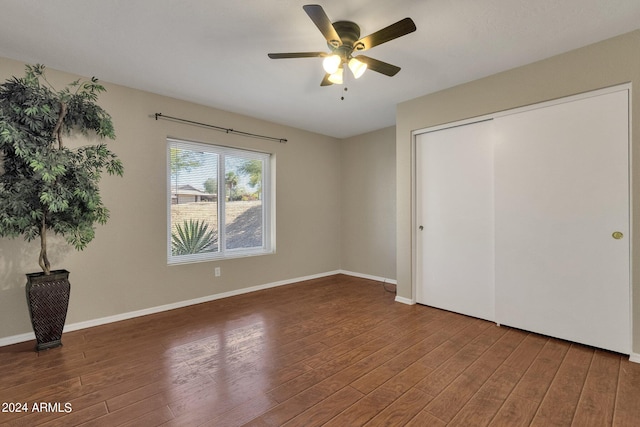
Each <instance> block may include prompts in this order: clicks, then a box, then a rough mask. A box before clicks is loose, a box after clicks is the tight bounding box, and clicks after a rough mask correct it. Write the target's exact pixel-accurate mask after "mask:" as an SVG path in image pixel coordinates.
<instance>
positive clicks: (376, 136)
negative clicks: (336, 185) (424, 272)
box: [341, 127, 396, 280]
mask: <svg viewBox="0 0 640 427" xmlns="http://www.w3.org/2000/svg"><path fill="white" fill-rule="evenodd" d="M395 144H396V130H395V127H389V128H385V129H381V130H378V131H376V132H371V133H367V134H364V135H360V136H356V137H352V138H348V139H345V140H343V142H342V152H341V154H342V159H341V161H342V177H341V190H342V198H341V208H342V227H341V229H342V236H341V242H342V269H343V270H346V271H352V272H356V273H363V274H368V275H372V276H376V277H380V278H385V279H392V280H395V277H396V240H395V239H396V230H395V216H396V199H395V192H396V188H395V183H396V175H395V174H396V165H395V161H396V150H395Z"/></svg>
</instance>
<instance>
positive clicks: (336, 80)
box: [329, 67, 344, 85]
mask: <svg viewBox="0 0 640 427" xmlns="http://www.w3.org/2000/svg"><path fill="white" fill-rule="evenodd" d="M343 72H344V69H343V68H342V67H340V68H338V69H337V70H336V72H335V73H331V75H330V76H329V81H330V82H331V83H333V84H336V85H341V84H342V83H343V82H344V80H343V79H342V75H343Z"/></svg>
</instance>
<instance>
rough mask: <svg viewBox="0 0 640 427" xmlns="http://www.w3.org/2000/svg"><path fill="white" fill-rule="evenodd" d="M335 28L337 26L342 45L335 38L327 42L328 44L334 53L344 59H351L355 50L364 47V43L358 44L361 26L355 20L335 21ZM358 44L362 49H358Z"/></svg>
mask: <svg viewBox="0 0 640 427" xmlns="http://www.w3.org/2000/svg"><path fill="white" fill-rule="evenodd" d="M333 28H335V30H336V33H338V35H339V36H340V40H341V42H342V45H340V42H338V41H334V40H331V41H329V42H327V45H328V46H329V49H331V51H332V52H333V53H335V54H336V55H339V56H340V57H342V59H343V60H347V59H349V57H350V56H351V53H352V52H353V51H354V50H360V49H363V48H364V45H363V44H362V43H358V44H357V45H356V42H357V41H358V40H359V39H360V27H359V26H358V24H356V23H355V22H351V21H336V22H334V23H333ZM334 42H335V43H334ZM358 45H359V46H360V49H358Z"/></svg>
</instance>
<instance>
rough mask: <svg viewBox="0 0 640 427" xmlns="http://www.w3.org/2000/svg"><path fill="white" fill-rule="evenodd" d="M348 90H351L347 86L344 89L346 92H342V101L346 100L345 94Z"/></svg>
mask: <svg viewBox="0 0 640 427" xmlns="http://www.w3.org/2000/svg"><path fill="white" fill-rule="evenodd" d="M347 90H349V89H348V88H346V87H345V88H344V89H343V91H344V93H343V94H342V96H341V97H340V101H344V96H345V95H346V93H347Z"/></svg>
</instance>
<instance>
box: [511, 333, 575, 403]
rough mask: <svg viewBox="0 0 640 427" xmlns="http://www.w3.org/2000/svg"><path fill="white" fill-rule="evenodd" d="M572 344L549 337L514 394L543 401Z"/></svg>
mask: <svg viewBox="0 0 640 427" xmlns="http://www.w3.org/2000/svg"><path fill="white" fill-rule="evenodd" d="M569 346H570V344H569V343H568V342H566V341H560V340H556V339H549V340H547V342H546V343H545V345H544V347H543V348H542V350H540V352H539V353H538V355H537V357H536V359H535V360H534V361H533V363H532V364H531V366H530V367H529V369H528V370H527V372H526V373H525V374H524V376H523V377H522V379H521V380H520V382H519V383H518V384H517V385H516V387H515V389H514V390H513V394H515V395H517V396H519V397H524V398H525V399H530V400H533V401H535V402H538V403H540V402H542V399H543V398H544V396H545V394H546V393H547V390H548V389H549V385H550V384H551V381H553V378H554V377H555V375H556V372H557V370H558V368H559V367H560V364H561V363H562V361H563V359H564V357H565V355H566V353H567V351H568V350H569Z"/></svg>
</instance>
